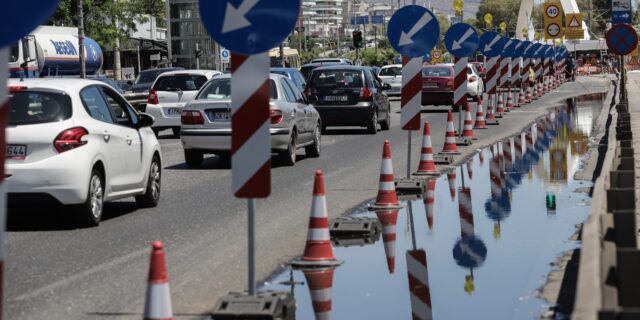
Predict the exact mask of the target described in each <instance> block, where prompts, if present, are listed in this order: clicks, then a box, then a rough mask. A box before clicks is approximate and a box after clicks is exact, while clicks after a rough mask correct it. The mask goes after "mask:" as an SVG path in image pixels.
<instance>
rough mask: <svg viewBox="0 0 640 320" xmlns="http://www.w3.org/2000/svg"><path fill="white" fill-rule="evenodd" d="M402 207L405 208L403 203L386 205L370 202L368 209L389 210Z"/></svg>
mask: <svg viewBox="0 0 640 320" xmlns="http://www.w3.org/2000/svg"><path fill="white" fill-rule="evenodd" d="M402 208H404V206H403V205H401V204H392V205H386V206H380V205H376V204H370V205H368V206H367V210H369V211H388V210H399V209H402Z"/></svg>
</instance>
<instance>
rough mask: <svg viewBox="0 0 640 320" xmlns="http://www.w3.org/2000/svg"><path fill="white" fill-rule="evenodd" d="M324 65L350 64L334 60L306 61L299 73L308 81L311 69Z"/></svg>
mask: <svg viewBox="0 0 640 320" xmlns="http://www.w3.org/2000/svg"><path fill="white" fill-rule="evenodd" d="M326 66H350V64H348V63H344V62H335V61H327V62H314V63H307V64H305V65H303V66H302V67H301V68H300V73H302V76H303V77H304V79H305V80H306V81H309V76H310V75H311V71H313V69H315V68H320V67H326Z"/></svg>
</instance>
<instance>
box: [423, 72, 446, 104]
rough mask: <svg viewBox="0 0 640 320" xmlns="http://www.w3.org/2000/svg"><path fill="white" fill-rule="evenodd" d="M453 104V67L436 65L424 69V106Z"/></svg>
mask: <svg viewBox="0 0 640 320" xmlns="http://www.w3.org/2000/svg"><path fill="white" fill-rule="evenodd" d="M452 104H453V65H451V64H436V65H430V66H425V67H424V68H422V105H423V106H428V105H433V106H440V105H452Z"/></svg>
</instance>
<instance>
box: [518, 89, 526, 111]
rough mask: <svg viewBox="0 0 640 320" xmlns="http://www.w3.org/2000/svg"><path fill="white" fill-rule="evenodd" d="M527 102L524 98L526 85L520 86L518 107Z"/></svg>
mask: <svg viewBox="0 0 640 320" xmlns="http://www.w3.org/2000/svg"><path fill="white" fill-rule="evenodd" d="M525 103H527V102H526V101H525V99H524V87H522V88H520V94H519V95H518V107H522V106H523V105H524V104H525Z"/></svg>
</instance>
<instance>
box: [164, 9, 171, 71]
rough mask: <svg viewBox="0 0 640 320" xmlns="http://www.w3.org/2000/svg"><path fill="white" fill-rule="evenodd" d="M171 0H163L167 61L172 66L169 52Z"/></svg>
mask: <svg viewBox="0 0 640 320" xmlns="http://www.w3.org/2000/svg"><path fill="white" fill-rule="evenodd" d="M170 1H171V0H165V1H164V3H165V7H164V10H165V16H166V22H165V23H166V27H167V60H168V61H167V62H169V64H168V67H173V55H172V54H171V51H172V50H171V6H170V5H169V2H170Z"/></svg>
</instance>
